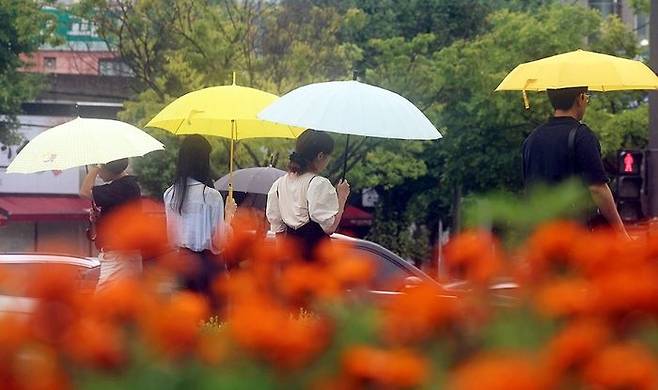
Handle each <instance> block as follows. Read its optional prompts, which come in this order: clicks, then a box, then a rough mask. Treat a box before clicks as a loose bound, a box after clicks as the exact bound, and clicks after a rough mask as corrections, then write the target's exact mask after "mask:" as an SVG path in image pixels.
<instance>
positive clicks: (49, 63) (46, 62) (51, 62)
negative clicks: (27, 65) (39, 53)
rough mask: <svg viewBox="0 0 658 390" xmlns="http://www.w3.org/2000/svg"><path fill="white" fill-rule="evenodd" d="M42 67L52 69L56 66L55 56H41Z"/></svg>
mask: <svg viewBox="0 0 658 390" xmlns="http://www.w3.org/2000/svg"><path fill="white" fill-rule="evenodd" d="M43 67H44V68H45V70H47V71H54V70H55V69H56V68H57V58H55V57H43Z"/></svg>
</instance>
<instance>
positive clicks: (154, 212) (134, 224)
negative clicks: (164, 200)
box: [98, 200, 168, 258]
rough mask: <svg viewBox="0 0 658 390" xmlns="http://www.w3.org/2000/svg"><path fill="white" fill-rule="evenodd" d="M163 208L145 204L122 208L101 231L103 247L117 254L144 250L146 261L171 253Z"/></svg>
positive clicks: (146, 201) (157, 205)
mask: <svg viewBox="0 0 658 390" xmlns="http://www.w3.org/2000/svg"><path fill="white" fill-rule="evenodd" d="M163 207H164V206H163V205H162V204H161V203H158V202H154V201H150V200H143V201H141V202H139V201H138V202H134V203H130V204H127V205H125V206H121V208H119V209H117V210H114V211H112V213H111V214H109V215H107V216H106V217H104V220H103V223H102V224H101V225H99V227H98V236H99V237H102V239H103V245H104V246H106V247H108V248H114V249H117V250H141V251H142V253H143V254H144V256H145V258H150V257H152V256H157V255H159V254H161V253H164V252H166V251H167V250H168V242H167V224H166V220H165V214H164V210H163Z"/></svg>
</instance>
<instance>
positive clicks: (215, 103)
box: [146, 84, 303, 140]
mask: <svg viewBox="0 0 658 390" xmlns="http://www.w3.org/2000/svg"><path fill="white" fill-rule="evenodd" d="M277 99H278V97H277V96H276V95H273V94H271V93H267V92H264V91H260V90H258V89H254V88H248V87H241V86H238V85H235V84H233V85H225V86H220V87H210V88H204V89H200V90H198V91H194V92H190V93H188V94H186V95H183V96H181V97H179V98H178V99H176V100H174V101H173V102H171V103H169V105H167V106H166V107H165V108H164V109H162V111H160V112H159V113H158V114H157V115H156V116H155V117H154V118H153V119H151V120H150V121H149V123H147V124H146V127H156V128H159V129H163V130H167V131H169V132H172V133H174V134H178V135H183V134H204V135H214V136H218V137H224V138H231V139H234V140H241V139H245V138H266V137H273V138H296V137H297V136H298V135H299V134H301V132H302V131H303V129H296V128H294V127H292V126H287V125H279V124H276V123H272V122H267V121H263V120H260V119H258V117H257V116H256V114H258V113H259V112H260V111H261V110H262V109H263V108H265V107H267V106H268V105H270V104H271V103H272V102H274V101H275V100H277Z"/></svg>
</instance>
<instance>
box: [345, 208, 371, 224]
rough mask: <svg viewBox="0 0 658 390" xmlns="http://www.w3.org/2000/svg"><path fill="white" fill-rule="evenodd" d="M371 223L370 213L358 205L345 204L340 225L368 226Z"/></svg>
mask: <svg viewBox="0 0 658 390" xmlns="http://www.w3.org/2000/svg"><path fill="white" fill-rule="evenodd" d="M370 225H372V214H370V213H369V212H367V211H363V210H361V209H360V208H358V207H354V206H347V207H345V211H344V212H343V218H342V219H341V226H343V227H348V226H370Z"/></svg>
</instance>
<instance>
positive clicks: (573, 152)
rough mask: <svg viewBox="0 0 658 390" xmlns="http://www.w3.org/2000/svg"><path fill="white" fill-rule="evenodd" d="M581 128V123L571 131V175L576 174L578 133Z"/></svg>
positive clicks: (569, 154)
mask: <svg viewBox="0 0 658 390" xmlns="http://www.w3.org/2000/svg"><path fill="white" fill-rule="evenodd" d="M578 128H580V123H579V124H578V125H577V126H575V127H574V128H573V129H571V130H570V131H569V140H568V146H567V147H568V152H567V153H568V156H569V175H570V176H573V175H575V174H576V133H577V132H578Z"/></svg>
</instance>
